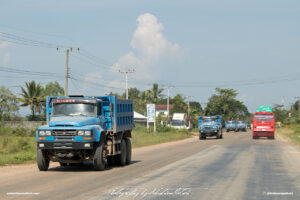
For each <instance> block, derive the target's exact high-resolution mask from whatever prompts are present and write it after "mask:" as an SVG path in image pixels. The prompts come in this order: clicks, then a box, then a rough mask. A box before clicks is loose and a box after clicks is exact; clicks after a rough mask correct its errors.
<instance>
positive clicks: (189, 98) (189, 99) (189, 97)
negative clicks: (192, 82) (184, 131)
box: [188, 96, 191, 117]
mask: <svg viewBox="0 0 300 200" xmlns="http://www.w3.org/2000/svg"><path fill="white" fill-rule="evenodd" d="M190 101H191V96H188V117H190Z"/></svg>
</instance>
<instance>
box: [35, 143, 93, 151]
mask: <svg viewBox="0 0 300 200" xmlns="http://www.w3.org/2000/svg"><path fill="white" fill-rule="evenodd" d="M93 147H94V143H93V142H62V141H61V142H57V141H55V142H46V141H45V142H41V141H39V142H38V143H37V148H39V149H93Z"/></svg>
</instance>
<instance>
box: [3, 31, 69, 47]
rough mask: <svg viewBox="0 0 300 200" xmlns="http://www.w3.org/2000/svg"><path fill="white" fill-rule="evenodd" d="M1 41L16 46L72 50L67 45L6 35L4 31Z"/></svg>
mask: <svg viewBox="0 0 300 200" xmlns="http://www.w3.org/2000/svg"><path fill="white" fill-rule="evenodd" d="M0 40H2V41H6V42H11V43H14V44H20V45H26V46H35V47H44V48H71V47H70V46H67V45H60V44H53V43H49V42H43V41H38V40H33V39H29V38H25V37H21V36H18V35H15V34H11V33H5V32H2V31H0Z"/></svg>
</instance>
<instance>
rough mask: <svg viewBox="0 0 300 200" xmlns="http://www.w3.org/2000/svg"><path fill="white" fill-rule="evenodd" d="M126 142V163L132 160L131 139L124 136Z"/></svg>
mask: <svg viewBox="0 0 300 200" xmlns="http://www.w3.org/2000/svg"><path fill="white" fill-rule="evenodd" d="M124 140H125V142H126V164H129V163H130V162H131V141H130V139H129V138H127V137H126V138H124Z"/></svg>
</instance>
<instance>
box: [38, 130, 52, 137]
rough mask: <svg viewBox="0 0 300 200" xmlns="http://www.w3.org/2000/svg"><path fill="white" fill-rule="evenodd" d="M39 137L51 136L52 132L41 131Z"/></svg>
mask: <svg viewBox="0 0 300 200" xmlns="http://www.w3.org/2000/svg"><path fill="white" fill-rule="evenodd" d="M39 136H51V131H44V130H43V131H39Z"/></svg>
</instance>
